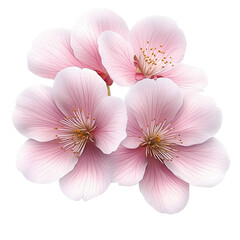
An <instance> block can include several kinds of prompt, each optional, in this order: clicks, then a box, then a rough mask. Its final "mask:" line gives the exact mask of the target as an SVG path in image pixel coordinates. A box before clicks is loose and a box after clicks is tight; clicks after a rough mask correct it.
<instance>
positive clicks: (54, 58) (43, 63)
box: [28, 29, 83, 79]
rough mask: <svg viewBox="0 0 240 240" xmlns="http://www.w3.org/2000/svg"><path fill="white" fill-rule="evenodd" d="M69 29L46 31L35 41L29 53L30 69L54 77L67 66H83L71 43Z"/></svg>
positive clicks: (42, 75)
mask: <svg viewBox="0 0 240 240" xmlns="http://www.w3.org/2000/svg"><path fill="white" fill-rule="evenodd" d="M70 37H71V34H70V31H69V30H65V29H55V30H51V31H47V32H44V33H43V34H41V35H40V36H39V37H38V38H37V39H36V40H35V41H34V43H33V47H32V50H31V51H30V52H29V54H28V67H29V69H30V71H32V72H33V73H35V74H37V75H39V76H40V77H45V78H52V79H54V78H55V76H56V74H57V73H58V72H59V71H60V70H62V69H64V68H67V67H72V66H76V67H80V68H81V67H82V66H83V65H82V64H81V63H80V62H79V61H78V60H77V59H76V58H75V56H74V54H73V50H72V47H71V45H70V41H71V39H70Z"/></svg>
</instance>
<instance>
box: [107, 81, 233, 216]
mask: <svg viewBox="0 0 240 240" xmlns="http://www.w3.org/2000/svg"><path fill="white" fill-rule="evenodd" d="M125 102H126V107H127V112H128V125H127V138H126V139H125V140H123V142H122V145H121V146H120V147H119V148H118V150H117V151H116V152H115V153H113V155H112V160H113V161H112V162H113V164H114V181H117V182H118V183H119V184H121V185H133V184H137V183H138V182H139V187H140V191H141V192H142V194H143V196H144V198H145V199H146V201H147V202H148V203H149V204H150V205H152V206H153V207H154V208H155V209H156V210H158V211H160V212H165V213H174V212H178V211H180V210H181V209H183V208H184V207H185V205H186V203H187V201H188V194H189V184H193V185H196V186H213V185H215V184H217V183H219V182H220V181H221V180H222V178H223V176H224V173H225V171H226V170H227V168H228V165H229V160H228V156H227V154H226V151H225V149H224V147H223V146H222V144H221V143H220V142H219V141H218V140H217V139H215V138H213V136H214V134H215V133H216V132H217V131H218V129H219V127H220V125H221V112H220V110H219V109H218V108H217V107H216V105H215V102H214V101H213V100H212V99H209V98H207V97H204V96H201V95H200V94H188V95H185V97H184V98H183V96H182V94H181V92H180V89H179V88H178V87H177V85H175V84H174V83H173V82H172V81H171V80H169V79H165V78H161V79H157V80H156V81H154V80H151V79H145V80H142V81H140V82H138V83H137V84H136V85H134V86H133V87H132V88H131V89H130V92H129V93H128V95H127V96H126V99H125Z"/></svg>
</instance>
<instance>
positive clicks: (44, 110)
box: [13, 86, 63, 142]
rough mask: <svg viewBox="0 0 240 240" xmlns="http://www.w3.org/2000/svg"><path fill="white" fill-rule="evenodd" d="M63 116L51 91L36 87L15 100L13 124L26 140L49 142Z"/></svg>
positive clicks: (43, 87) (44, 87) (27, 90)
mask: <svg viewBox="0 0 240 240" xmlns="http://www.w3.org/2000/svg"><path fill="white" fill-rule="evenodd" d="M60 119H63V114H62V113H61V111H60V110H59V109H58V107H57V106H56V104H55V101H54V99H53V89H52V88H51V87H48V86H37V87H32V88H29V89H26V90H25V91H24V92H23V93H22V94H20V96H19V97H18V99H17V102H16V108H15V111H14V113H13V122H14V125H15V127H16V128H17V130H18V131H19V132H20V133H22V134H23V135H25V136H26V137H28V138H33V139H35V140H37V141H41V142H42V141H43V142H44V141H50V140H53V139H54V138H55V134H56V133H55V132H56V130H55V129H54V128H56V127H58V126H59V122H58V120H60Z"/></svg>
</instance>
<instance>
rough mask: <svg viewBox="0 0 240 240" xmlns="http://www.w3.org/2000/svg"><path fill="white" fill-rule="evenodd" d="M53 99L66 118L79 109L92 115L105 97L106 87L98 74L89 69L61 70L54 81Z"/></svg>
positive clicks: (72, 68)
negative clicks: (75, 109)
mask: <svg viewBox="0 0 240 240" xmlns="http://www.w3.org/2000/svg"><path fill="white" fill-rule="evenodd" d="M53 90H54V98H55V101H56V104H57V106H58V107H59V109H61V111H62V112H64V113H65V115H66V116H68V117H69V116H71V115H72V113H73V112H72V109H74V108H76V107H79V108H82V109H83V111H84V112H85V114H86V113H88V112H91V114H92V113H93V111H94V109H95V107H96V106H97V105H98V103H99V101H100V100H102V98H104V97H107V87H106V84H105V82H104V81H103V80H102V78H101V77H99V76H98V74H97V73H96V72H94V71H92V70H89V69H80V68H76V67H71V68H67V69H64V70H62V71H61V72H60V73H59V74H58V75H57V76H56V79H55V81H54V85H53Z"/></svg>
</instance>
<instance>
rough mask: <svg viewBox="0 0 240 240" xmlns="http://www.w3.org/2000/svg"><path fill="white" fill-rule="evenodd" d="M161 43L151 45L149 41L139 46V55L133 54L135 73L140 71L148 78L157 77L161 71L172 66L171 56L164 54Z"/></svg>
mask: <svg viewBox="0 0 240 240" xmlns="http://www.w3.org/2000/svg"><path fill="white" fill-rule="evenodd" d="M165 53H166V52H165V51H163V45H162V44H161V45H159V46H152V45H151V43H150V41H147V43H146V45H145V46H143V47H140V54H139V56H134V64H135V65H136V69H137V73H142V74H143V75H144V76H145V77H148V78H157V77H158V76H160V75H161V72H162V71H167V70H169V69H171V68H172V67H174V64H172V63H173V62H174V61H173V59H172V57H168V56H166V55H165Z"/></svg>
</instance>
